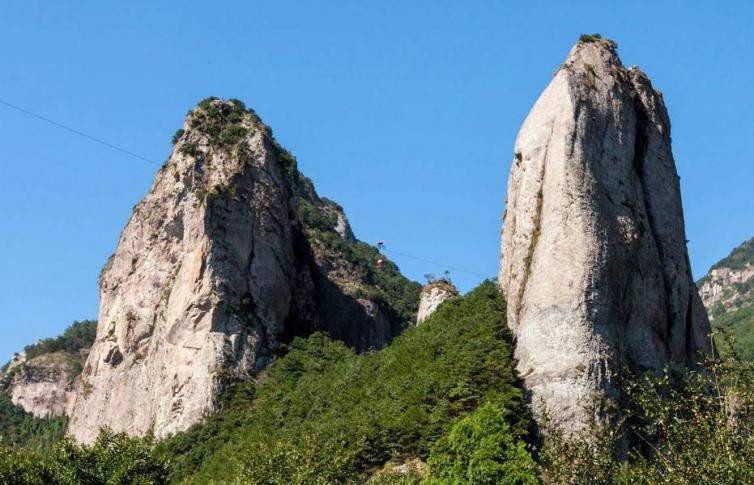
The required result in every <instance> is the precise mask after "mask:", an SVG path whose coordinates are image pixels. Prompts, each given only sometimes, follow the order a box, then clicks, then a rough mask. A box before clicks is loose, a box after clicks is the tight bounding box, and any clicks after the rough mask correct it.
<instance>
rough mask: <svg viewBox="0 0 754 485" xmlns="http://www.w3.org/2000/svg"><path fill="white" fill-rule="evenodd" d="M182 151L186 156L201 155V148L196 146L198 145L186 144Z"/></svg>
mask: <svg viewBox="0 0 754 485" xmlns="http://www.w3.org/2000/svg"><path fill="white" fill-rule="evenodd" d="M180 151H181V153H183V154H184V155H188V156H190V157H195V156H197V155H198V154H199V147H197V146H196V143H184V144H183V146H181V149H180Z"/></svg>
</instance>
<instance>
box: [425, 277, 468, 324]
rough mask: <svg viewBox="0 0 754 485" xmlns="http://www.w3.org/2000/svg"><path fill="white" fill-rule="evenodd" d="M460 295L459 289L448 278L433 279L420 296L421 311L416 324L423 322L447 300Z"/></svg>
mask: <svg viewBox="0 0 754 485" xmlns="http://www.w3.org/2000/svg"><path fill="white" fill-rule="evenodd" d="M454 296H458V290H457V289H456V287H455V286H453V284H452V283H450V282H449V281H446V280H437V281H433V282H432V283H429V284H428V285H426V286H425V287H424V288H423V289H422V292H421V295H420V296H419V311H418V312H417V314H416V324H417V325H419V324H421V323H422V322H423V321H424V320H426V319H427V317H429V316H430V315H431V314H432V313H434V311H435V310H437V307H439V306H440V305H441V304H442V303H443V302H444V301H445V300H449V299H451V298H453V297H454Z"/></svg>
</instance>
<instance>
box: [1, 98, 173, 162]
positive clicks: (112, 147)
mask: <svg viewBox="0 0 754 485" xmlns="http://www.w3.org/2000/svg"><path fill="white" fill-rule="evenodd" d="M0 104H2V105H5V106H7V107H8V108H11V109H14V110H16V111H19V112H21V113H23V114H25V115H27V116H31V117H33V118H36V119H38V120H40V121H44V122H45V123H49V124H51V125H53V126H57V127H58V128H62V129H64V130H66V131H69V132H71V133H73V134H75V135H78V136H80V137H83V138H86V139H87V140H89V141H93V142H95V143H99V144H100V145H104V146H106V147H108V148H111V149H113V150H117V151H119V152H121V153H125V154H126V155H129V156H132V157H134V158H138V159H139V160H141V161H143V162H147V163H149V164H150V165H154V166H156V167H159V166H160V164H159V163H157V162H155V161H153V160H150V159H148V158H146V157H142V156H141V155H139V154H138V153H134V152H132V151H130V150H126V149H125V148H121V147H119V146H117V145H113V144H112V143H108V142H106V141H105V140H101V139H99V138H96V137H94V136H91V135H87V134H86V133H84V132H83V131H79V130H77V129H75V128H71V127H70V126H66V125H64V124H63V123H58V122H57V121H55V120H51V119H50V118H46V117H44V116H42V115H39V114H37V113H34V112H32V111H29V110H27V109H24V108H21V107H20V106H16V105H15V104H11V103H9V102H7V101H4V100H2V99H0Z"/></svg>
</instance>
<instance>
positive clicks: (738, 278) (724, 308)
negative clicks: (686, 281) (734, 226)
mask: <svg viewBox="0 0 754 485" xmlns="http://www.w3.org/2000/svg"><path fill="white" fill-rule="evenodd" d="M698 285H699V293H700V294H701V296H702V301H703V302H704V306H705V307H707V310H708V311H709V315H710V319H712V320H714V319H715V318H717V317H719V316H721V315H724V314H726V313H730V312H734V311H736V310H739V309H741V308H745V307H748V306H751V305H752V303H754V239H750V240H748V241H746V242H744V243H743V244H742V245H741V246H739V247H737V248H736V249H734V250H733V251H732V252H731V254H730V255H729V256H728V257H727V258H725V259H723V260H722V261H719V262H718V263H717V264H715V265H714V266H713V267H712V268H711V269H710V271H709V273H707V275H706V276H705V277H704V278H702V279H701V280H700V281H699V283H698Z"/></svg>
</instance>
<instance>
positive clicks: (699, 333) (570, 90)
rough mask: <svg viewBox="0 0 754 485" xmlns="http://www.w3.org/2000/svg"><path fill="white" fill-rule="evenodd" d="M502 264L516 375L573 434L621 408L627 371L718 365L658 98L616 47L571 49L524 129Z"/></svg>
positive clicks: (597, 44) (539, 405) (539, 407)
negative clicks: (705, 357)
mask: <svg viewBox="0 0 754 485" xmlns="http://www.w3.org/2000/svg"><path fill="white" fill-rule="evenodd" d="M501 253H502V254H501V267H500V279H499V280H500V285H501V289H502V291H503V292H504V294H505V296H506V299H507V303H508V306H507V312H508V323H509V326H510V328H511V329H512V330H513V332H514V334H515V336H516V357H517V358H518V361H519V363H518V370H519V371H520V373H521V375H522V376H523V378H524V380H525V384H526V386H527V388H528V389H529V390H530V391H531V394H532V403H533V405H534V408H535V413H537V415H538V416H541V413H542V412H543V411H544V410H546V411H547V412H548V414H549V417H550V418H552V420H553V421H554V422H555V423H556V424H558V425H560V426H562V427H563V429H564V431H565V432H566V433H573V432H578V431H579V430H581V429H582V428H583V427H584V425H585V424H587V423H588V422H589V421H590V420H591V419H592V417H596V418H597V419H601V417H602V416H601V415H600V413H599V412H598V411H597V410H598V408H599V407H600V406H601V405H602V404H603V401H605V400H611V401H613V402H620V401H621V400H622V396H621V394H620V391H619V390H618V388H617V387H616V385H615V379H616V373H617V372H618V371H619V370H621V369H623V368H629V369H632V370H634V371H645V370H649V371H655V372H659V371H661V370H662V369H663V367H664V366H665V365H666V364H674V365H679V366H684V367H693V366H696V365H697V362H698V357H699V352H703V353H706V352H709V351H710V345H709V340H708V333H709V329H710V328H709V322H708V320H707V316H706V314H705V311H704V308H703V306H702V304H701V300H700V298H699V295H698V293H697V289H696V286H695V285H694V282H693V280H692V277H691V272H690V268H689V262H688V255H687V250H686V241H685V229H684V222H683V211H682V207H681V197H680V189H679V179H678V175H677V173H676V168H675V162H674V160H673V155H672V152H671V146H670V121H669V119H668V115H667V112H666V110H665V106H664V103H663V100H662V95H661V94H660V93H659V92H657V91H655V90H654V89H653V88H652V85H651V83H650V81H649V79H648V78H647V76H646V75H645V74H644V73H642V72H641V71H640V70H639V69H638V68H635V67H632V68H630V69H628V70H626V69H624V68H623V66H622V65H621V62H620V60H619V59H618V56H617V55H616V53H615V50H614V48H613V47H612V46H611V44H610V43H609V42H608V41H604V40H598V39H595V40H594V41H593V42H580V43H579V44H578V45H576V46H575V47H574V48H573V49H572V51H571V53H570V55H569V57H568V59H567V60H566V62H565V63H564V64H563V65H562V66H561V68H560V69H559V70H558V72H557V73H556V74H555V76H554V78H553V80H552V81H551V83H550V85H549V86H548V87H547V89H546V90H545V91H544V93H543V94H542V95H541V96H540V98H539V100H537V103H536V104H535V106H534V108H533V109H532V111H531V112H530V113H529V115H528V117H527V118H526V121H525V122H524V124H523V126H522V128H521V131H520V132H519V135H518V138H517V140H516V145H515V156H514V160H513V166H512V168H511V173H510V178H509V185H508V200H507V209H506V214H505V216H504V226H503V237H502V251H501Z"/></svg>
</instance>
